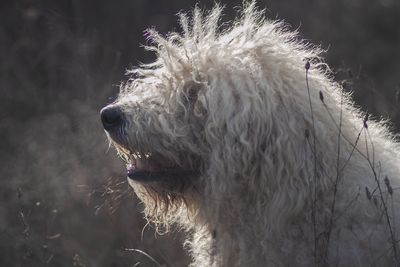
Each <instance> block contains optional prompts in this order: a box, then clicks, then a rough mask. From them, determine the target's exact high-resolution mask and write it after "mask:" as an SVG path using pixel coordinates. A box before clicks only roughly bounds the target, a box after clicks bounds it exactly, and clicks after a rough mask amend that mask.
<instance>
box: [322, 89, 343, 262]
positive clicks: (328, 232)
mask: <svg viewBox="0 0 400 267" xmlns="http://www.w3.org/2000/svg"><path fill="white" fill-rule="evenodd" d="M342 119H343V90H341V91H340V116H339V134H338V144H337V158H336V179H335V182H334V184H333V200H332V204H331V209H330V210H331V213H330V218H329V225H328V229H327V237H326V250H325V259H326V260H328V256H329V255H328V254H329V253H328V251H329V241H330V237H331V232H332V228H333V218H334V216H335V205H336V195H337V188H338V184H339V180H340V141H341V138H342Z"/></svg>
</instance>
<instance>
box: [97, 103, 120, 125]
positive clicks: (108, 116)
mask: <svg viewBox="0 0 400 267" xmlns="http://www.w3.org/2000/svg"><path fill="white" fill-rule="evenodd" d="M100 116H101V122H102V123H103V127H104V129H105V130H106V131H110V130H113V129H115V128H117V127H119V126H121V124H122V122H123V118H122V117H123V114H122V111H121V109H120V108H119V107H117V106H115V105H108V106H106V107H104V108H103V109H102V110H101V111H100Z"/></svg>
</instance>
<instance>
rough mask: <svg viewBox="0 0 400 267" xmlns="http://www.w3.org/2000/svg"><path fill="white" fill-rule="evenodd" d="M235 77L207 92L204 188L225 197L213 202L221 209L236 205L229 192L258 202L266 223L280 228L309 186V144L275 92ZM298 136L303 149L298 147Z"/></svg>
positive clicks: (301, 203) (299, 205)
mask: <svg viewBox="0 0 400 267" xmlns="http://www.w3.org/2000/svg"><path fill="white" fill-rule="evenodd" d="M236 79H237V81H236V83H233V84H234V86H232V87H229V86H228V85H225V86H224V84H223V82H219V83H216V84H215V86H211V88H210V90H209V91H208V92H207V110H208V119H207V122H206V124H205V136H206V139H207V141H208V143H209V145H210V147H212V149H211V155H210V159H209V165H210V170H209V177H207V179H208V180H207V181H206V190H208V192H207V193H208V194H211V195H212V197H213V198H226V201H217V203H219V204H218V205H225V206H224V207H220V208H222V209H229V207H228V206H226V205H230V204H232V205H236V204H237V203H236V204H235V203H231V201H230V200H231V199H232V198H231V197H232V195H236V196H237V195H240V196H241V201H243V202H247V205H255V206H257V205H261V204H260V203H263V204H262V205H264V206H263V207H261V206H260V207H255V209H257V210H260V211H261V210H265V212H267V210H268V212H269V213H270V214H271V215H272V216H271V218H270V219H271V224H270V225H269V226H268V227H271V229H272V228H274V226H273V225H279V227H278V228H281V227H283V223H284V222H287V221H288V220H287V218H288V217H293V216H296V213H297V212H299V211H301V210H302V208H303V206H304V204H305V195H306V194H304V193H303V194H301V193H299V192H307V190H308V189H307V180H306V176H307V168H306V167H305V166H304V164H305V163H304V161H303V160H302V159H304V155H305V154H307V152H309V151H306V150H307V149H308V145H307V143H306V140H305V139H304V135H302V134H301V133H299V132H300V131H301V130H300V129H297V128H296V127H295V125H298V124H297V123H296V122H295V119H294V118H292V117H290V114H288V112H287V111H286V110H283V107H282V105H280V102H279V95H278V94H277V92H274V91H273V90H269V89H270V87H268V85H265V84H264V85H257V84H256V83H255V82H253V81H252V80H249V79H250V78H247V79H248V80H246V77H237V78H236ZM217 84H218V85H217ZM221 84H222V86H221ZM231 84H232V83H231ZM261 86H264V87H261ZM288 116H289V117H288ZM298 138H303V139H304V140H303V141H304V142H303V144H304V147H301V148H300V147H298V146H299V144H302V140H300V141H299V140H298ZM246 192H252V194H251V195H249V194H247V193H246ZM235 199H237V198H235ZM250 202H251V203H250ZM210 204H211V203H210ZM243 205H244V204H243ZM247 207H248V206H247ZM274 230H279V229H274Z"/></svg>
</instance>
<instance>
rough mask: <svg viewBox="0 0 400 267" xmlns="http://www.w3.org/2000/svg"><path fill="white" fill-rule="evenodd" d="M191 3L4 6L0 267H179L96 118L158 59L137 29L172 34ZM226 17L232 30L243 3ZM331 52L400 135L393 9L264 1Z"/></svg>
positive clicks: (231, 5) (351, 84)
mask: <svg viewBox="0 0 400 267" xmlns="http://www.w3.org/2000/svg"><path fill="white" fill-rule="evenodd" d="M196 2H198V4H199V6H200V7H201V8H210V7H211V6H212V5H213V2H214V1H212V0H210V1H208V0H207V1H195V0H173V1H165V0H164V1H162V0H147V1H146V0H116V1H106V0H85V1H78V0H47V1H45V0H14V1H7V0H2V1H1V2H0V139H1V140H2V141H1V143H0V162H1V165H0V166H1V169H0V175H1V176H0V179H1V180H0V201H1V202H0V203H1V205H0V266H47V265H48V266H107V267H108V266H157V264H156V263H154V262H153V261H152V260H151V259H150V258H149V257H147V256H145V255H144V254H143V253H141V252H138V251H129V250H127V249H138V250H140V251H142V252H144V253H147V254H149V255H150V256H151V257H153V258H154V260H156V261H157V262H159V264H161V265H162V266H186V265H187V263H188V258H187V256H186V255H185V254H184V252H183V249H182V244H181V236H180V233H179V232H178V233H175V234H169V235H166V236H165V235H164V236H159V235H156V234H155V231H154V229H152V227H151V226H147V227H145V224H146V223H145V221H144V220H143V219H142V214H141V210H142V208H141V206H140V203H139V202H138V201H137V199H136V198H135V196H134V195H133V193H132V191H131V190H130V189H129V187H128V185H127V183H126V181H125V180H126V179H125V167H124V164H123V163H122V161H121V160H119V159H118V158H117V157H116V155H115V153H114V151H113V149H109V148H108V144H107V141H106V137H105V134H104V133H103V130H102V126H101V123H100V120H99V115H98V114H99V110H100V108H101V107H103V106H104V105H106V104H107V103H110V102H112V100H113V99H114V97H115V96H116V95H117V93H118V84H119V83H120V81H121V80H123V79H125V77H124V72H125V70H126V69H127V68H129V67H130V66H134V65H137V64H139V63H140V62H149V61H151V60H152V59H153V58H154V57H153V55H152V54H151V53H145V52H144V51H143V49H142V48H140V44H144V43H145V40H144V37H143V30H145V29H146V28H147V27H152V26H154V27H155V28H156V29H158V30H159V31H161V32H163V33H165V32H167V31H169V30H173V29H178V30H179V27H178V25H177V23H176V16H175V14H176V13H178V12H179V11H182V10H188V9H190V8H192V7H193V6H194V5H195V4H196ZM222 3H223V4H225V5H226V6H227V8H226V12H225V14H226V15H225V16H224V20H225V21H228V20H230V19H231V18H232V17H233V16H234V15H235V13H236V12H237V8H235V7H237V6H239V5H240V3H241V1H225V2H222ZM258 5H259V7H261V8H267V15H268V16H269V17H270V18H279V19H284V20H285V21H287V22H288V23H290V24H291V25H292V28H293V29H297V28H298V29H299V31H300V33H301V36H302V37H303V38H305V39H307V40H310V41H311V42H313V43H314V44H320V45H321V46H322V47H323V48H326V49H328V53H326V55H325V56H326V61H327V62H328V63H329V64H330V65H331V67H332V68H333V70H334V71H335V75H336V77H337V80H339V81H342V80H344V81H345V84H344V86H345V88H346V89H347V90H352V91H354V98H355V100H356V102H357V104H358V105H360V106H361V107H362V108H363V109H364V110H368V111H369V112H371V113H373V114H375V117H377V118H379V117H381V116H383V117H386V118H391V120H392V122H393V131H394V132H397V131H398V130H399V129H400V112H399V105H400V104H399V89H400V87H399V84H400V77H399V76H400V63H399V62H400V52H399V51H400V30H399V28H400V2H399V1H398V0H371V1H365V0H364V1H363V0H335V1H328V0H323V1H320V0H302V1H299V0H286V1H282V0H259V1H258Z"/></svg>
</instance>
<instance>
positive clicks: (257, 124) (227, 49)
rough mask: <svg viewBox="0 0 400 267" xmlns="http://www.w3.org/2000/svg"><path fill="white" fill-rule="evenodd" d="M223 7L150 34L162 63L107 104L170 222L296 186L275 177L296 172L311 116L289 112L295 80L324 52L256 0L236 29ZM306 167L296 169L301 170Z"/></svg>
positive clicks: (137, 176) (146, 190)
mask: <svg viewBox="0 0 400 267" xmlns="http://www.w3.org/2000/svg"><path fill="white" fill-rule="evenodd" d="M220 13H221V8H219V7H216V8H215V9H214V10H213V11H212V12H210V13H209V14H208V15H206V16H203V15H202V14H201V12H200V11H199V10H195V11H194V14H193V19H192V20H191V21H190V22H189V19H188V17H187V16H185V15H181V21H180V22H181V26H182V28H183V33H182V34H179V33H171V34H169V35H168V36H167V37H161V36H160V35H159V34H158V33H156V32H153V31H149V32H146V35H147V37H148V41H149V42H151V43H152V45H151V46H149V47H147V49H148V50H151V51H155V52H156V54H157V59H156V61H155V62H154V63H151V64H148V65H143V66H141V67H139V68H136V69H134V70H132V71H130V74H131V75H132V77H131V79H130V80H128V82H126V83H125V84H123V85H122V86H121V91H120V94H119V97H118V98H117V100H116V101H115V102H114V103H113V104H111V105H108V106H106V107H105V108H103V109H102V111H101V118H102V122H103V125H104V128H105V130H106V132H107V134H108V137H109V139H110V141H111V143H112V144H113V145H114V146H115V148H116V149H117V151H118V153H119V154H120V155H121V157H122V158H123V159H124V160H125V161H126V162H127V176H128V179H129V181H130V184H131V185H132V186H133V187H134V189H135V191H136V193H137V194H138V196H139V197H140V198H141V199H142V200H143V202H144V203H145V206H146V213H147V214H152V215H154V216H155V217H159V216H160V215H164V216H163V217H162V218H161V220H162V221H164V222H165V221H166V220H168V219H170V216H171V214H174V213H175V214H176V213H177V211H181V210H189V211H190V210H193V211H195V212H198V211H199V207H200V206H203V207H211V206H212V210H213V212H216V213H217V212H218V211H220V210H223V209H225V210H229V209H231V207H229V205H239V206H240V203H232V201H230V200H229V199H233V198H232V195H236V196H238V195H240V197H241V198H242V200H243V201H254V199H255V198H257V197H261V198H265V201H264V200H263V201H260V202H262V203H263V202H267V201H269V200H270V199H269V197H270V196H271V195H272V194H273V193H274V188H278V187H279V186H280V185H279V184H280V183H282V184H284V186H286V181H285V180H283V179H282V180H277V179H275V177H277V176H280V177H284V176H285V175H287V173H290V172H287V171H285V170H284V169H283V168H282V167H280V166H281V165H282V162H285V160H286V159H285V157H286V156H287V155H291V156H293V157H294V156H297V155H293V153H295V152H296V151H297V150H296V151H294V152H293V153H292V152H291V150H293V148H294V147H296V145H298V141H297V140H296V138H299V139H300V138H301V139H302V140H303V139H304V135H303V134H302V133H301V131H299V129H300V128H299V129H297V128H295V127H293V125H294V124H296V123H297V122H298V121H300V120H299V116H301V114H300V113H299V112H295V113H294V114H297V115H295V116H298V117H295V116H293V117H290V116H289V115H288V114H289V112H288V110H287V109H290V108H291V107H292V106H294V105H293V103H294V101H295V100H296V97H297V96H296V95H295V94H296V92H297V91H298V90H293V88H292V87H291V86H289V85H290V84H291V83H292V82H293V79H297V78H298V79H299V80H300V79H303V78H304V76H303V75H304V67H303V66H304V64H303V61H302V60H303V59H304V58H305V57H312V56H315V55H317V54H316V53H317V52H318V51H316V50H315V51H312V50H310V49H309V50H307V49H305V48H304V47H303V46H302V45H300V44H298V43H296V42H295V41H294V40H293V38H294V36H295V34H293V33H291V32H287V31H286V30H284V27H283V24H282V23H279V22H269V21H266V20H264V19H263V18H262V16H261V13H260V12H258V11H255V8H254V2H253V3H252V4H250V6H248V7H246V8H245V9H244V12H243V16H242V17H241V18H240V19H238V21H237V22H236V23H234V26H233V27H232V28H230V29H219V26H218V20H219V18H220ZM288 55H291V56H290V57H289V56H288ZM293 62H294V63H293ZM285 79H287V80H285ZM288 84H289V85H288ZM285 94H286V95H285ZM302 98H303V96H300V97H299V98H298V99H302ZM296 101H297V100H296ZM300 101H301V100H300ZM286 125H292V126H291V127H289V128H287V127H286V128H287V129H286V128H285V126H286ZM285 131H286V133H285V134H283V133H284V132H285ZM288 131H291V132H292V133H291V135H290V138H289V134H288V133H287V132H288ZM283 137H286V139H285V138H283ZM291 153H292V154H291ZM301 164H302V163H301V162H299V161H297V162H294V163H293V164H291V165H290V166H289V168H297V169H299V170H297V169H296V170H295V171H293V172H300V171H301V168H303V166H302V165H301ZM277 172H279V173H277ZM261 177H262V178H261ZM280 187H281V188H282V185H281V186H280ZM248 192H254V193H255V194H248ZM257 194H260V196H258V195H257ZM236 198H237V197H236ZM282 198H283V197H282ZM277 201H280V202H283V201H286V200H277ZM210 209H211V208H210ZM171 210H173V211H174V212H168V211H171ZM200 212H201V209H200ZM178 213H179V212H178ZM154 216H153V217H154ZM215 216H219V215H215Z"/></svg>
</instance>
